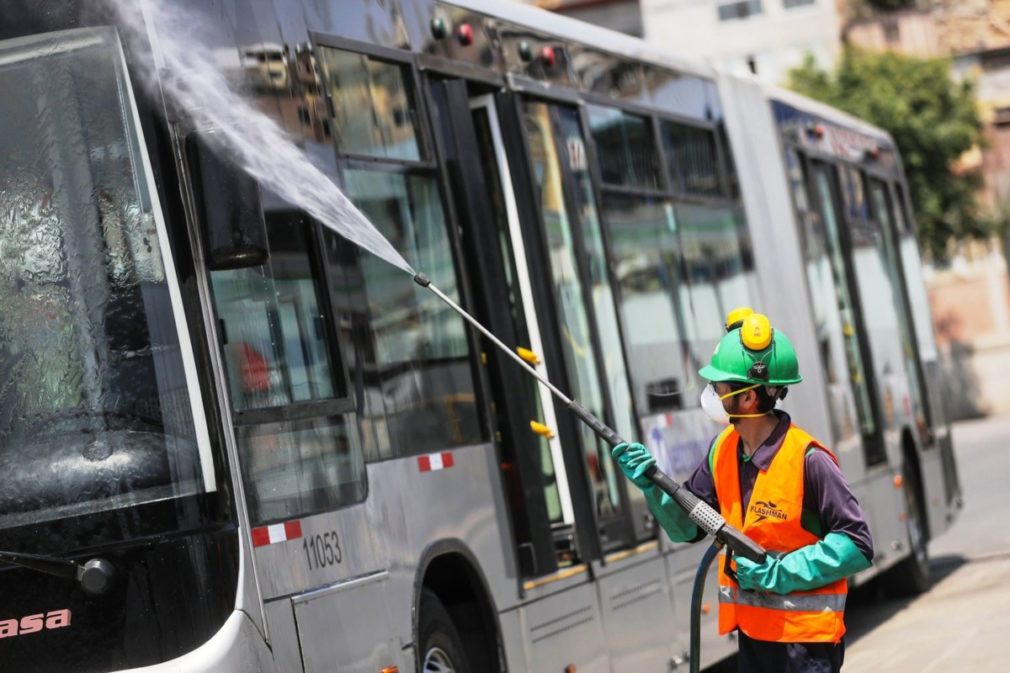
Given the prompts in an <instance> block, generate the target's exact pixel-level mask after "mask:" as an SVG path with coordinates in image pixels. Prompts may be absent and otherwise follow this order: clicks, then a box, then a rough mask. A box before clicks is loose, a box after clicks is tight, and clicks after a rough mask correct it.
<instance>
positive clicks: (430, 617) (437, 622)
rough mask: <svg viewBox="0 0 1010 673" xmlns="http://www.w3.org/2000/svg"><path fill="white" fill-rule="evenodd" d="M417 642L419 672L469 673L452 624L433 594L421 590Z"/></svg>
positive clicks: (429, 591) (428, 590)
mask: <svg viewBox="0 0 1010 673" xmlns="http://www.w3.org/2000/svg"><path fill="white" fill-rule="evenodd" d="M419 620H420V623H419V625H418V629H417V633H418V641H419V644H420V648H419V650H418V651H419V652H420V654H421V672H422V673H469V670H470V669H469V667H468V666H467V662H466V657H465V656H464V654H463V643H462V641H461V640H460V637H459V632H458V631H456V625H455V624H453V623H452V618H450V617H449V613H448V611H446V609H445V606H444V605H442V601H441V600H439V598H438V596H437V595H436V594H435V592H433V591H431V590H430V589H422V590H421V615H420V617H419Z"/></svg>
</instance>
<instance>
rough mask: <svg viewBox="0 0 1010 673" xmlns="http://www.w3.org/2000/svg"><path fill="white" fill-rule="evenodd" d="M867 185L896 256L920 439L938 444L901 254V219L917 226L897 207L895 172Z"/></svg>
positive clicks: (872, 211)
mask: <svg viewBox="0 0 1010 673" xmlns="http://www.w3.org/2000/svg"><path fill="white" fill-rule="evenodd" d="M874 183H877V184H878V185H880V186H881V187H882V188H883V197H884V207H885V208H887V210H888V212H887V217H888V218H889V220H888V221H887V222H885V221H884V220H882V219H881V218H880V214H879V213H877V204H876V202H875V201H874V200H873V194H872V190H873V186H874ZM866 185H867V192H868V194H869V202H870V217H871V218H874V219H875V220H876V221H877V223H878V224H879V225H880V228H881V231H883V232H884V245H886V246H888V248H890V250H889V254H890V255H891V257H892V258H893V259H894V264H895V268H896V270H897V276H898V293H899V295H900V298H901V302H902V309H903V312H904V319H905V324H904V325H903V328H904V329H907V330H908V334H907V335H905V336H906V338H907V339H908V341H909V343H910V345H911V348H912V357H913V359H914V362H913V366H914V367H915V376H916V377H917V380H916V384H918V388H919V400H920V404H921V405H922V414H923V420H924V422H925V428H921V429H918V432H919V434H920V440H922V446H923V447H931V446H935V445H936V443H935V442H933V441H932V432H931V431H930V428H932V427H933V422H934V420H933V409H932V407H931V405H930V403H929V391H928V390H927V386H926V371H925V369H924V368H923V366H922V353H921V349H920V348H919V338H918V334H917V333H916V331H915V315H914V314H913V311H912V298H911V295H910V293H909V291H908V276H907V275H906V274H905V261H904V260H903V259H902V257H901V235H902V231H901V230H900V229H899V228H898V221H899V219H900V220H901V221H903V222H905V226H906V227H907V228H908V231H909V232H910V233H913V235H914V228H912V227H911V226H910V225H909V223H908V214H907V212H904V211H902V212H901V214H900V215H897V213H898V210H900V209H902V204H901V203H900V202H899V201H898V198H897V194H898V192H899V189H900V188H899V187H898V185H897V180H895V179H894V176H893V175H892V176H890V177H889V178H884V177H879V176H878V175H876V174H869V175H867V181H866ZM896 215H897V216H896ZM916 240H918V239H916ZM910 383H911V382H910Z"/></svg>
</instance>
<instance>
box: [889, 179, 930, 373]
mask: <svg viewBox="0 0 1010 673" xmlns="http://www.w3.org/2000/svg"><path fill="white" fill-rule="evenodd" d="M897 194H898V201H899V203H898V206H897V207H896V208H895V209H894V216H895V222H896V223H897V227H898V240H899V241H900V243H899V247H900V248H901V261H902V264H903V266H904V268H905V276H906V279H907V282H908V298H909V301H910V302H911V304H912V323H913V324H914V325H915V335H916V338H917V339H918V342H919V356H920V357H921V358H922V359H923V360H936V359H937V357H938V354H937V350H936V335H935V334H933V315H932V310H931V309H930V306H929V296H928V295H927V294H926V279H925V277H924V276H923V275H922V269H923V263H922V255H921V254H920V253H919V245H918V241H916V240H915V232H914V231H913V230H912V227H911V226H910V224H909V222H908V219H907V218H906V217H905V208H904V202H903V201H902V200H901V191H898V192H897Z"/></svg>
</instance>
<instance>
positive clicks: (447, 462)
mask: <svg viewBox="0 0 1010 673" xmlns="http://www.w3.org/2000/svg"><path fill="white" fill-rule="evenodd" d="M453 462H454V461H453V459H452V451H443V452H442V467H452V465H453Z"/></svg>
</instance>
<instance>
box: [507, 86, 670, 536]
mask: <svg viewBox="0 0 1010 673" xmlns="http://www.w3.org/2000/svg"><path fill="white" fill-rule="evenodd" d="M500 109H501V110H502V111H503V114H502V117H503V118H502V124H503V128H507V126H508V124H509V123H510V121H511V122H513V123H518V125H519V126H520V129H519V133H517V134H516V135H518V136H519V137H518V138H515V140H514V141H513V142H511V143H509V144H508V145H507V146H508V149H509V152H510V155H509V160H510V162H511V163H512V165H516V164H519V163H522V164H523V167H524V168H525V170H526V171H527V173H528V175H527V176H526V180H525V181H524V182H523V181H519V180H517V182H516V184H517V185H518V184H522V185H523V188H524V189H528V190H529V191H528V193H529V194H530V195H531V197H532V203H531V204H528V206H531V210H532V212H531V213H530V214H529V216H524V217H523V218H521V221H520V223H519V224H520V225H521V233H522V236H523V238H524V240H525V241H526V247H527V254H528V256H529V258H530V259H531V260H535V261H533V263H532V264H531V267H530V270H531V277H532V280H533V283H534V286H535V287H539V289H540V294H539V295H538V296H537V300H538V303H537V306H538V309H539V312H540V314H541V315H544V316H548V317H549V318H551V320H545V321H544V323H547V325H543V323H542V326H543V328H544V330H546V331H550V332H551V333H552V335H553V337H554V338H553V342H554V344H555V346H556V351H555V356H554V357H555V358H559V359H560V362H559V363H558V364H559V368H561V369H562V370H563V373H562V374H561V375H560V378H559V380H562V381H565V382H566V384H567V387H568V390H569V391H570V393H571V394H572V396H573V397H574V398H576V399H578V400H579V401H580V402H581V403H582V404H583V405H584V406H586V407H587V408H588V409H590V410H591V411H592V412H593V413H594V414H596V415H597V416H598V417H600V418H601V419H604V420H605V421H606V422H607V423H608V424H609V425H610V426H611V427H613V428H614V429H615V430H616V431H617V432H618V434H619V435H621V436H623V437H629V438H630V437H636V436H638V435H639V430H638V426H637V419H636V417H635V415H634V405H633V404H632V402H631V392H630V384H629V381H628V376H627V369H626V364H625V360H624V350H623V345H622V338H621V335H620V333H619V327H618V319H617V313H616V308H615V304H614V299H613V295H612V294H611V287H610V282H609V277H608V268H609V267H608V262H607V259H606V255H605V252H604V246H603V234H602V226H601V224H600V218H599V213H598V209H597V204H596V197H595V193H594V190H593V185H592V179H591V175H590V171H589V158H588V155H587V153H586V138H585V131H584V129H583V125H582V118H581V115H580V113H579V110H578V109H577V108H576V107H574V106H571V105H566V104H561V103H554V102H547V101H543V100H539V99H534V98H530V97H523V96H518V95H511V96H504V97H503V100H502V101H501V103H500ZM512 152H515V154H512ZM566 417H568V418H571V417H570V415H568V414H566ZM566 446H567V447H569V451H568V453H569V454H570V455H572V456H575V455H576V454H578V460H579V461H580V462H581V474H582V475H583V476H584V478H585V479H586V480H587V481H588V483H589V487H590V489H591V492H590V497H591V508H592V514H593V516H594V518H595V523H596V532H597V534H598V538H599V545H600V548H601V550H602V551H603V552H607V551H611V550H614V549H618V548H622V547H627V546H630V545H632V544H634V543H635V542H636V541H637V540H638V539H640V538H641V537H651V536H652V533H651V531H647V530H645V519H644V517H632V511H633V507H632V505H633V501H631V500H630V498H629V495H632V496H635V497H636V498H640V492H639V491H638V489H633V490H634V493H631V494H629V491H628V489H627V484H626V480H625V479H623V477H621V474H620V471H619V470H618V469H617V467H616V465H614V463H613V461H612V460H611V458H610V448H611V447H609V446H608V445H607V444H606V443H605V442H603V441H602V440H601V439H600V438H598V437H597V436H596V435H595V434H594V433H593V431H592V430H590V429H589V428H588V427H587V426H585V425H584V424H581V423H577V424H575V428H574V433H573V435H572V437H571V440H569V441H568V442H566ZM639 504H640V503H639ZM643 509H644V508H643ZM635 511H639V510H638V509H637V506H636V509H635Z"/></svg>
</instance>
